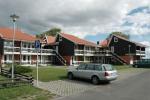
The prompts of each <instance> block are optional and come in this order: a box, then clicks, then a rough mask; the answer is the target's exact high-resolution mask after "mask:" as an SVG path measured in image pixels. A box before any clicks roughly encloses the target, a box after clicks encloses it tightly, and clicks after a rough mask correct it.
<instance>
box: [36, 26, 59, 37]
mask: <svg viewBox="0 0 150 100" xmlns="http://www.w3.org/2000/svg"><path fill="white" fill-rule="evenodd" d="M60 32H61V29H60V28H51V29H50V30H48V31H45V32H43V33H41V34H37V35H36V37H37V38H42V37H44V36H45V35H47V36H56V35H57V34H59V33H60Z"/></svg>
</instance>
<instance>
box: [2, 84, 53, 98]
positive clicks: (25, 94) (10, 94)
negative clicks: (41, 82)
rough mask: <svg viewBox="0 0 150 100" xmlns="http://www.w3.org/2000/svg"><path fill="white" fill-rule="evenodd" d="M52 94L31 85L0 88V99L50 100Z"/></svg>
mask: <svg viewBox="0 0 150 100" xmlns="http://www.w3.org/2000/svg"><path fill="white" fill-rule="evenodd" d="M52 96H53V94H51V93H49V92H47V91H44V90H41V89H38V88H35V87H33V86H30V85H27V86H20V87H13V88H6V89H0V100H50V98H52Z"/></svg>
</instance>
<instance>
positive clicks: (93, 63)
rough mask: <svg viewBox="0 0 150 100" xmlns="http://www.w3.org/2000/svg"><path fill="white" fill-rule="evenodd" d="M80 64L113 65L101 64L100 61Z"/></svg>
mask: <svg viewBox="0 0 150 100" xmlns="http://www.w3.org/2000/svg"><path fill="white" fill-rule="evenodd" d="M80 64H92V65H111V64H100V63H80Z"/></svg>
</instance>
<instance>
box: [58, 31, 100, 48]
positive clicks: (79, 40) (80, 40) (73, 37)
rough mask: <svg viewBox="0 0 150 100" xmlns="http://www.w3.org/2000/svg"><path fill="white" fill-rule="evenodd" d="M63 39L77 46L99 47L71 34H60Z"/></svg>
mask: <svg viewBox="0 0 150 100" xmlns="http://www.w3.org/2000/svg"><path fill="white" fill-rule="evenodd" d="M60 35H61V36H62V37H64V38H66V39H68V40H70V41H72V42H74V43H76V44H80V45H88V46H98V45H97V44H95V43H93V42H90V41H87V40H84V39H80V38H78V37H76V36H73V35H70V34H66V33H61V34H60Z"/></svg>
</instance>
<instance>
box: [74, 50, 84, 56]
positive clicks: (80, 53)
mask: <svg viewBox="0 0 150 100" xmlns="http://www.w3.org/2000/svg"><path fill="white" fill-rule="evenodd" d="M75 55H76V56H83V55H84V50H78V49H76V50H75Z"/></svg>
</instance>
